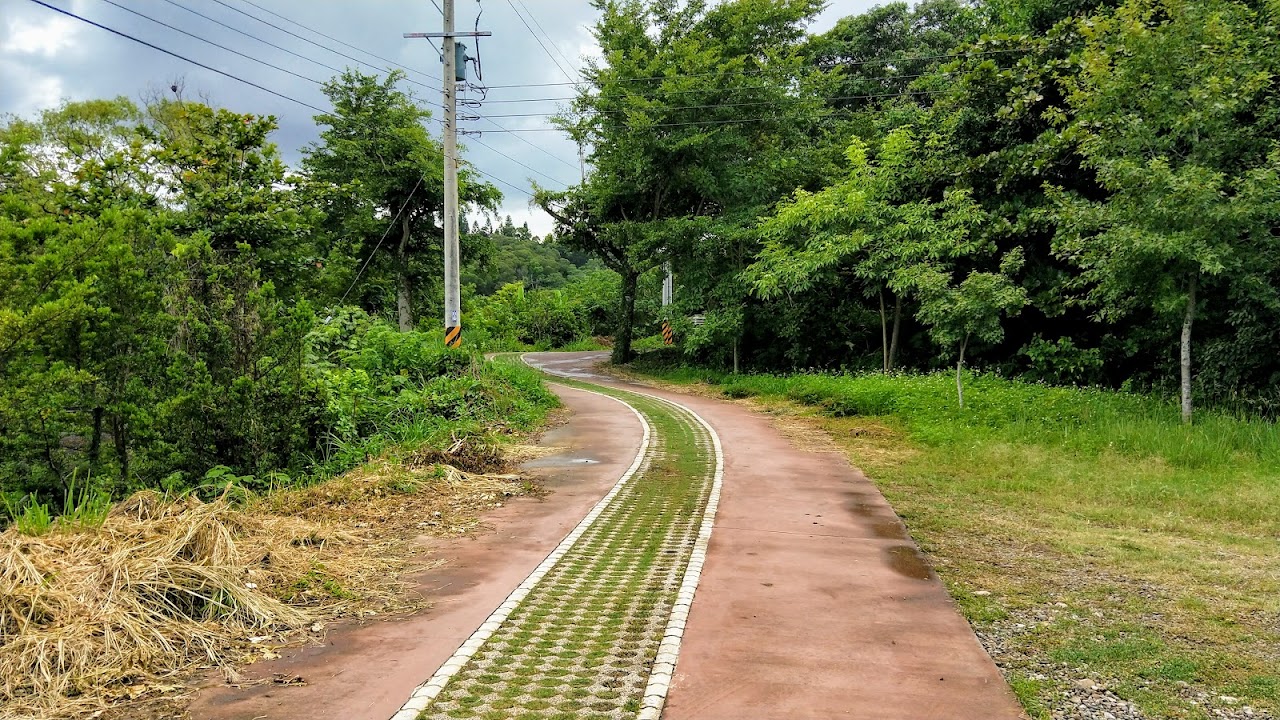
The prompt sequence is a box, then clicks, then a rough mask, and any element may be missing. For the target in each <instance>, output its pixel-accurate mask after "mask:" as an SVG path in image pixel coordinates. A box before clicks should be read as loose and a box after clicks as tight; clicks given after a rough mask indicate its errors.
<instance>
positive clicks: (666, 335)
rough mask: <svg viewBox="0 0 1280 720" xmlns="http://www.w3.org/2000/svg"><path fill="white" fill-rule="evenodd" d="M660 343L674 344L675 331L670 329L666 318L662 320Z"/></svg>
mask: <svg viewBox="0 0 1280 720" xmlns="http://www.w3.org/2000/svg"><path fill="white" fill-rule="evenodd" d="M662 344H663V345H675V344H676V334H675V331H673V330H672V329H671V323H669V322H667V321H666V320H663V321H662Z"/></svg>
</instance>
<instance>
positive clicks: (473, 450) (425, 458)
mask: <svg viewBox="0 0 1280 720" xmlns="http://www.w3.org/2000/svg"><path fill="white" fill-rule="evenodd" d="M411 462H412V464H413V465H416V466H419V467H421V466H424V465H449V466H452V467H455V468H458V469H459V470H461V471H463V472H464V473H472V474H486V473H497V472H502V471H503V470H506V469H507V467H508V466H509V465H510V460H509V459H508V457H507V454H506V453H505V452H504V451H503V448H501V447H499V446H497V445H494V444H492V443H487V442H483V441H480V440H476V439H474V438H465V439H462V440H458V441H456V442H454V443H453V446H452V447H450V448H449V449H448V450H434V449H425V450H420V451H418V452H417V453H416V454H415V455H414V456H413V457H412V458H411Z"/></svg>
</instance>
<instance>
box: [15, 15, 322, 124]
mask: <svg viewBox="0 0 1280 720" xmlns="http://www.w3.org/2000/svg"><path fill="white" fill-rule="evenodd" d="M30 2H33V3H35V4H36V5H40V6H43V7H46V8H49V9H50V10H52V11H54V12H57V13H62V14H63V15H66V16H67V17H70V18H75V19H76V20H79V21H80V22H83V23H87V24H89V25H92V26H94V27H96V28H100V29H102V30H106V31H107V32H109V33H111V34H113V35H119V36H120V37H122V38H125V39H126V40H132V41H133V42H136V43H138V44H139V45H145V46H147V47H149V48H151V49H152V50H159V51H160V52H162V53H164V54H165V55H169V56H170V57H175V58H178V59H179V60H182V61H184V62H189V63H191V64H192V65H195V66H197V67H201V68H204V69H205V70H209V71H210V72H215V73H218V74H219V75H222V76H223V77H227V78H230V79H232V80H235V81H236V82H240V83H244V84H245V85H248V86H250V87H254V88H257V89H259V90H261V91H263V92H265V93H269V94H271V95H275V96H276V97H278V98H281V99H282V100H288V101H289V102H292V103H297V104H298V105H301V106H303V107H306V108H310V109H312V110H315V111H316V112H318V113H323V112H324V110H322V109H321V108H318V107H316V106H315V105H312V104H311V103H307V102H303V101H301V100H299V99H297V98H293V97H289V96H288V95H285V94H284V93H281V92H276V91H275V90H272V89H271V88H268V87H263V86H262V85H259V84H258V83H255V82H253V81H251V80H245V79H244V78H242V77H238V76H236V75H233V74H231V73H229V72H227V71H225V70H219V69H218V68H216V67H213V66H211V65H206V64H204V63H202V62H200V61H199V60H192V59H191V58H189V57H186V56H185V55H179V54H178V53H176V52H174V51H172V50H166V49H165V48H162V47H160V46H159V45H155V44H153V43H149V42H147V41H146V40H143V39H141V38H137V37H134V36H133V35H130V34H128V33H126V32H121V31H120V30H116V29H115V28H112V27H107V26H106V25H103V24H102V23H97V22H94V21H92V20H90V19H88V18H86V17H81V16H80V15H77V14H75V13H73V12H71V11H69V10H63V9H62V8H60V7H55V6H53V5H50V4H49V3H47V2H44V0H30Z"/></svg>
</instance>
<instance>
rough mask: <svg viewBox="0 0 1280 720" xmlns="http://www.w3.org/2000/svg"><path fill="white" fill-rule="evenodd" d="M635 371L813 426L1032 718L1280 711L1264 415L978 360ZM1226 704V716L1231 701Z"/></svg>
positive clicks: (1277, 494)
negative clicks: (1066, 708) (1135, 709)
mask: <svg viewBox="0 0 1280 720" xmlns="http://www.w3.org/2000/svg"><path fill="white" fill-rule="evenodd" d="M636 371H638V372H641V373H643V374H645V375H647V376H649V377H652V378H655V379H660V380H664V381H667V382H673V383H678V384H685V385H689V384H701V385H703V387H704V390H705V391H707V392H711V393H713V394H719V395H721V396H724V397H729V398H750V399H749V400H744V401H745V402H752V403H757V404H759V405H761V406H762V408H763V409H764V410H766V411H768V412H771V413H774V414H776V415H779V416H780V417H783V418H786V420H785V421H786V422H789V423H795V422H802V423H806V424H808V425H811V426H818V427H821V428H822V429H823V430H825V431H826V432H827V434H828V435H829V436H830V437H831V439H832V440H833V441H834V442H835V443H836V444H837V445H838V446H839V447H840V448H841V449H843V450H844V451H845V452H847V453H848V454H849V456H850V458H851V460H852V461H853V463H854V464H855V465H857V466H858V467H860V468H862V469H863V470H864V471H865V472H866V473H867V474H868V475H869V476H871V477H872V478H873V479H874V480H875V481H876V482H877V484H878V485H879V486H880V488H881V489H882V490H883V491H884V493H885V495H886V496H887V497H888V498H889V500H890V502H891V503H893V505H894V507H895V509H896V510H897V511H898V513H899V515H900V516H901V517H902V518H903V519H904V520H905V521H906V523H907V525H908V527H909V528H910V529H911V532H912V535H913V536H914V537H915V539H916V540H917V542H918V543H919V544H920V545H921V547H922V549H924V550H925V551H926V552H927V553H929V555H930V556H931V558H932V560H933V562H934V564H935V566H936V568H937V570H938V572H939V574H940V575H941V577H942V578H943V580H944V581H945V582H946V583H947V585H948V588H949V589H950V591H951V593H952V595H953V597H955V599H956V600H957V602H958V603H959V605H960V607H961V609H962V610H963V611H964V613H965V614H966V616H967V617H968V618H969V620H970V621H971V623H972V624H973V626H974V628H975V630H976V631H978V632H979V634H980V635H981V636H983V638H984V641H985V642H986V644H987V645H988V647H989V649H992V648H995V649H994V650H993V656H995V657H996V659H997V661H998V662H999V663H1000V664H1001V665H1002V667H1003V668H1004V669H1005V672H1006V675H1007V676H1008V677H1009V679H1010V681H1011V684H1012V685H1013V687H1014V689H1015V692H1017V693H1018V695H1019V697H1020V698H1021V699H1022V700H1023V703H1024V705H1025V706H1026V707H1027V709H1028V711H1029V712H1030V714H1031V715H1032V717H1037V718H1048V717H1050V711H1051V709H1052V708H1054V707H1060V706H1061V703H1062V702H1063V701H1064V698H1063V692H1065V691H1068V690H1070V689H1071V685H1072V683H1073V682H1074V681H1075V680H1079V679H1086V678H1087V679H1092V680H1095V681H1097V682H1100V683H1102V684H1104V685H1106V686H1107V687H1108V688H1110V689H1111V690H1112V691H1114V692H1115V693H1116V694H1117V695H1119V696H1121V697H1122V698H1125V699H1127V700H1130V701H1132V702H1134V703H1136V704H1137V705H1138V706H1139V707H1140V708H1141V709H1142V710H1143V711H1144V713H1145V714H1146V715H1147V716H1148V717H1174V718H1209V717H1215V715H1213V714H1212V713H1213V712H1214V710H1215V709H1223V710H1227V711H1232V710H1231V709H1232V708H1234V712H1243V708H1244V707H1245V706H1249V707H1251V708H1252V709H1254V710H1255V711H1260V710H1261V709H1271V710H1275V709H1276V708H1280V549H1278V544H1277V540H1278V539H1280V512H1277V508H1280V430H1278V429H1277V427H1276V426H1275V424H1273V423H1270V422H1264V421H1258V420H1248V419H1244V418H1238V417H1232V416H1230V415H1226V414H1220V413H1213V412H1206V411H1202V412H1200V413H1199V414H1198V415H1197V416H1196V422H1195V424H1193V425H1192V426H1190V427H1185V426H1183V425H1181V424H1180V422H1179V418H1178V411H1177V408H1176V407H1175V406H1174V405H1172V404H1171V403H1166V402H1162V401H1160V400H1158V399H1154V398H1150V397H1145V396H1140V395H1134V394H1126V393H1119V392H1111V391H1103V390H1094V389H1075V388H1056V387H1047V386H1043V385H1035V384H1028V383H1023V382H1018V381H1013V380H1007V379H1002V378H998V377H994V376H987V375H975V376H969V377H967V378H966V398H965V399H966V407H965V408H964V409H960V408H959V407H958V405H957V402H956V397H955V379H954V376H952V375H947V374H936V375H890V376H885V375H879V374H874V375H873V374H868V375H856V376H840V375H795V376H776V375H738V376H733V375H729V374H726V373H720V372H715V371H708V370H702V369H688V368H675V369H672V368H662V367H658V366H653V365H648V366H646V364H645V363H644V362H643V361H641V362H640V363H638V366H637V368H636ZM1241 716H1243V715H1241Z"/></svg>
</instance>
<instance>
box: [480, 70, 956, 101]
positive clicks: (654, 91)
mask: <svg viewBox="0 0 1280 720" xmlns="http://www.w3.org/2000/svg"><path fill="white" fill-rule="evenodd" d="M949 75H950V73H946V72H942V71H936V72H928V73H912V74H906V75H890V76H885V77H879V78H866V79H867V80H874V81H891V80H892V81H896V80H913V79H916V78H922V77H947V76H949ZM673 77H675V76H673ZM679 77H694V76H679ZM504 87H506V88H519V87H534V86H524V85H507V86H504ZM764 89H767V88H766V87H765V86H746V87H741V86H740V87H713V88H708V87H700V88H693V89H689V90H663V89H661V88H649V89H646V90H640V91H636V92H632V93H628V95H627V97H642V98H648V97H650V96H653V97H664V96H671V95H692V94H698V93H709V92H751V91H756V90H764ZM580 97H581V96H568V97H545V98H508V99H505V100H502V99H494V100H489V99H486V100H485V102H487V103H521V102H568V101H572V100H578V99H579V98H580ZM589 97H594V98H598V97H600V96H599V95H591V96H589Z"/></svg>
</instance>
